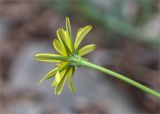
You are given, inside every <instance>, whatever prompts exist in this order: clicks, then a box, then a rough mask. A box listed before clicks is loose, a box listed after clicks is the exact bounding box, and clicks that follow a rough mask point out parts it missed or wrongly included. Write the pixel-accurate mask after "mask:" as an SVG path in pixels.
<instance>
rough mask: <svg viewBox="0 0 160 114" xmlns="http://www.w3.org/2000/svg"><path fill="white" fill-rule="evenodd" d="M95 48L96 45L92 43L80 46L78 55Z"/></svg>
mask: <svg viewBox="0 0 160 114" xmlns="http://www.w3.org/2000/svg"><path fill="white" fill-rule="evenodd" d="M95 49H96V45H94V44H89V45H86V46H84V47H82V48H81V49H80V50H79V55H80V56H83V55H86V54H88V53H90V52H92V51H94V50H95Z"/></svg>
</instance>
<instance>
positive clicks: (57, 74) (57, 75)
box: [55, 71, 61, 83]
mask: <svg viewBox="0 0 160 114" xmlns="http://www.w3.org/2000/svg"><path fill="white" fill-rule="evenodd" d="M55 80H56V82H57V83H59V82H60V81H61V76H60V73H59V71H57V73H56V77H55Z"/></svg>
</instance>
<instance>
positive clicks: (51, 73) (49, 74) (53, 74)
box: [39, 68, 58, 84]
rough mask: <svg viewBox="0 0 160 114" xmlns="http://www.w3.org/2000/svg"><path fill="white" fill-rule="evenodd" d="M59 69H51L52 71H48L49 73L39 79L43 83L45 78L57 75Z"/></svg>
mask: <svg viewBox="0 0 160 114" xmlns="http://www.w3.org/2000/svg"><path fill="white" fill-rule="evenodd" d="M57 70H58V68H55V69H53V70H51V71H50V72H48V73H47V74H46V75H45V76H44V77H43V78H42V79H41V80H40V81H39V84H41V83H42V82H43V81H44V80H47V79H49V78H51V77H53V76H55V74H56V72H57Z"/></svg>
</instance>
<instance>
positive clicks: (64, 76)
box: [55, 68, 69, 95]
mask: <svg viewBox="0 0 160 114" xmlns="http://www.w3.org/2000/svg"><path fill="white" fill-rule="evenodd" d="M68 71H69V68H67V70H66V71H65V73H64V74H62V75H61V81H60V82H59V83H58V84H57V85H56V88H55V94H56V95H60V94H61V92H62V90H63V87H64V84H65V82H66V79H67V73H68Z"/></svg>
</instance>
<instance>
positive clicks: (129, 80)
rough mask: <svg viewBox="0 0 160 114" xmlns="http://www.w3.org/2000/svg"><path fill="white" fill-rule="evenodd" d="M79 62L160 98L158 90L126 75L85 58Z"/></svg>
mask: <svg viewBox="0 0 160 114" xmlns="http://www.w3.org/2000/svg"><path fill="white" fill-rule="evenodd" d="M79 64H80V66H85V67H89V68H93V69H96V70H99V71H101V72H104V73H106V74H109V75H111V76H113V77H115V78H118V79H120V80H122V81H124V82H126V83H128V84H131V85H133V86H135V87H137V88H139V89H140V90H142V91H145V92H147V93H149V94H151V95H153V96H156V97H158V98H160V93H158V92H156V91H154V90H153V89H150V88H148V87H146V86H144V85H142V84H140V83H138V82H136V81H134V80H132V79H129V78H127V77H125V76H123V75H121V74H118V73H116V72H113V71H111V70H109V69H105V68H103V67H101V66H98V65H96V64H93V63H90V62H88V61H85V60H81V61H80V62H79Z"/></svg>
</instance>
